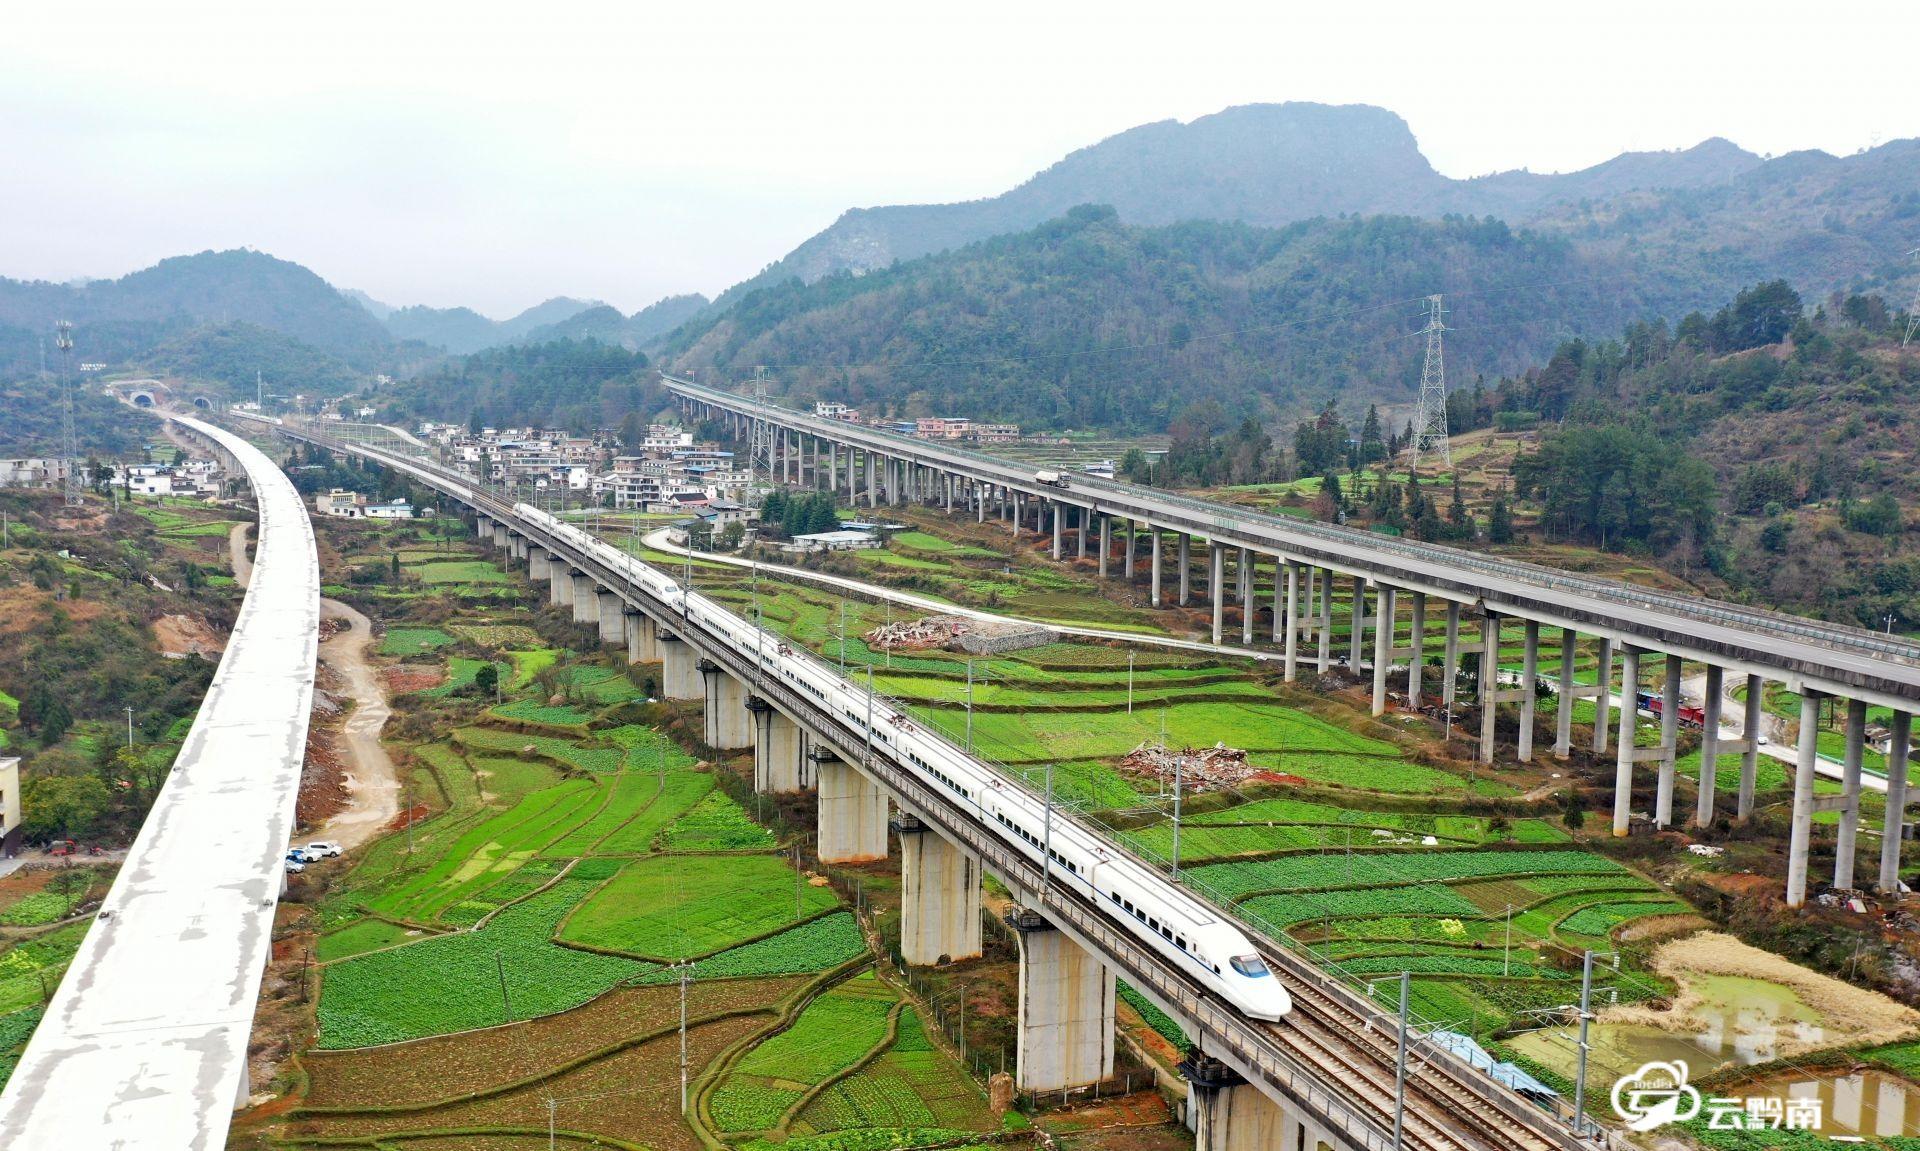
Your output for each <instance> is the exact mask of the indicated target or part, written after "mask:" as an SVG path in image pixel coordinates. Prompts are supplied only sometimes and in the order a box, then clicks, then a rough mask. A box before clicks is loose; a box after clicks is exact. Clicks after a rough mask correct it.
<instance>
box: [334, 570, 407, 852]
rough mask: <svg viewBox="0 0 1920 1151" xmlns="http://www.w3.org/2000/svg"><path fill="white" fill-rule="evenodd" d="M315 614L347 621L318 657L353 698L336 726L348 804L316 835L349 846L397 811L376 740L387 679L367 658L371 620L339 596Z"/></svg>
mask: <svg viewBox="0 0 1920 1151" xmlns="http://www.w3.org/2000/svg"><path fill="white" fill-rule="evenodd" d="M320 614H321V616H323V617H324V618H327V619H340V620H345V621H346V623H347V626H346V627H344V628H341V629H340V630H339V631H336V632H334V633H333V634H332V635H331V636H328V637H327V638H326V640H325V641H323V642H322V643H321V644H320V660H321V662H323V663H325V664H326V665H327V666H328V667H330V668H332V669H333V670H334V672H335V674H337V675H338V676H339V677H340V682H341V683H342V684H343V685H345V687H346V690H347V695H348V696H349V697H350V698H351V699H352V700H353V710H352V711H350V712H348V713H347V718H346V720H345V721H344V722H343V723H342V724H341V726H340V743H341V750H342V751H343V752H345V753H346V758H347V764H348V766H349V768H350V770H349V771H348V773H347V792H348V801H347V806H346V807H345V808H344V809H342V810H341V811H340V812H339V813H338V814H336V815H335V816H334V817H333V818H332V819H330V820H328V821H327V823H326V825H325V826H324V827H322V828H321V830H320V837H321V838H324V839H335V840H338V841H339V842H340V844H341V846H343V847H347V848H354V847H358V846H359V845H360V844H362V843H365V842H367V841H368V840H369V839H372V838H373V837H374V836H376V835H378V834H379V833H380V829H381V828H383V827H385V826H386V825H387V824H388V823H390V822H392V821H393V817H394V816H395V815H397V814H399V811H400V796H399V791H400V783H399V773H398V772H397V771H396V770H395V769H394V765H393V757H392V756H390V755H388V754H387V749H386V748H385V747H384V746H383V745H382V744H381V743H380V732H381V729H383V728H384V727H386V725H387V719H388V717H389V716H390V715H391V714H392V712H391V711H390V710H389V709H388V707H387V691H386V682H385V681H384V680H383V679H382V678H381V675H380V672H379V670H378V669H376V668H375V667H374V666H373V665H372V664H370V663H368V662H367V648H368V646H369V645H370V644H371V643H372V642H373V625H372V624H371V623H369V622H368V620H367V617H366V616H364V615H361V614H360V613H359V612H357V611H355V610H353V609H352V608H350V607H348V606H347V605H346V604H343V603H341V602H339V601H338V600H330V599H323V600H321V601H320Z"/></svg>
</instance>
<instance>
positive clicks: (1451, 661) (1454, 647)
mask: <svg viewBox="0 0 1920 1151" xmlns="http://www.w3.org/2000/svg"><path fill="white" fill-rule="evenodd" d="M1445 638H1446V647H1445V648H1444V649H1443V650H1442V651H1441V654H1440V706H1441V707H1443V708H1452V707H1453V700H1454V697H1455V696H1456V695H1458V694H1459V691H1460V605H1459V604H1457V603H1455V602H1454V601H1452V600H1448V601H1447V629H1446V636H1445Z"/></svg>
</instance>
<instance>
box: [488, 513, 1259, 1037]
mask: <svg viewBox="0 0 1920 1151" xmlns="http://www.w3.org/2000/svg"><path fill="white" fill-rule="evenodd" d="M515 510H516V511H517V512H518V513H519V514H520V515H521V516H522V517H523V518H525V519H527V520H530V521H534V522H537V523H540V524H543V525H545V526H546V527H547V528H548V530H550V531H552V532H554V533H555V534H557V535H561V536H564V537H566V538H567V539H569V540H570V541H572V542H573V544H574V545H575V546H576V547H578V548H580V549H582V550H583V551H586V552H591V553H593V554H594V555H595V556H596V557H598V558H599V559H600V561H601V562H602V563H604V564H606V565H607V566H608V567H610V568H612V569H614V570H616V571H621V572H623V573H630V574H631V578H632V579H633V582H634V583H635V584H636V585H639V586H643V587H645V588H646V589H647V591H648V592H649V593H650V594H652V595H653V596H654V597H655V598H657V599H660V600H663V601H665V602H666V603H667V604H669V605H671V606H672V607H673V608H674V609H675V610H677V611H679V612H681V613H683V614H684V615H685V616H687V617H689V618H691V619H692V620H693V621H695V622H697V623H699V624H700V625H701V626H702V627H704V628H706V629H707V630H708V631H710V632H713V633H716V634H719V635H722V636H725V637H726V638H727V640H728V642H730V643H732V644H734V645H735V646H736V647H737V648H738V650H739V651H740V652H742V653H743V654H745V655H747V656H748V657H749V658H752V659H754V660H755V661H756V662H757V663H758V664H759V666H760V668H761V669H762V672H763V674H766V675H774V676H779V677H780V678H781V679H783V680H785V681H786V682H787V683H788V684H789V685H790V686H791V687H793V688H795V689H797V690H799V691H803V692H805V693H806V694H808V695H810V696H812V697H813V699H814V701H815V703H816V705H818V706H820V707H823V708H825V709H827V710H829V711H832V712H836V713H838V714H839V716H840V717H841V718H843V719H844V720H845V721H846V723H847V724H848V725H849V726H851V727H853V728H854V729H856V730H858V731H861V732H862V733H863V734H864V735H865V736H866V737H867V738H869V739H871V740H872V741H873V742H874V743H876V744H879V745H881V746H883V747H885V748H887V749H888V750H890V751H891V752H892V753H893V757H894V758H895V759H897V760H899V761H902V762H903V763H904V764H905V765H907V766H909V769H910V770H912V771H914V772H915V773H916V774H918V775H919V776H920V777H921V780H922V782H924V783H925V784H927V785H928V786H929V787H935V788H945V789H946V790H947V791H949V792H951V793H952V794H953V795H955V796H956V797H957V798H958V799H959V801H960V802H961V803H963V804H967V805H971V806H972V807H973V808H974V811H975V813H976V815H977V816H978V817H979V819H980V822H981V823H982V824H983V825H984V826H986V827H988V828H990V829H992V830H993V831H994V832H995V833H996V834H998V835H999V836H1000V838H1001V839H1003V840H1005V841H1006V842H1007V844H1008V845H1009V846H1010V847H1012V848H1013V849H1014V850H1016V851H1019V852H1021V853H1022V854H1024V855H1025V856H1027V858H1029V859H1030V860H1032V861H1033V862H1034V863H1035V864H1036V865H1038V866H1042V867H1045V868H1048V869H1050V871H1051V873H1052V876H1053V881H1054V882H1055V883H1059V884H1062V885H1064V886H1067V887H1069V888H1072V889H1074V890H1077V891H1079V892H1081V893H1082V894H1084V895H1086V896H1087V897H1088V898H1089V899H1091V900H1092V901H1093V903H1094V905H1095V906H1097V907H1099V908H1100V909H1101V911H1102V912H1103V913H1105V914H1106V915H1107V916H1108V917H1109V918H1110V919H1112V920H1113V922H1114V923H1115V924H1116V925H1118V926H1119V927H1120V928H1122V929H1124V930H1125V931H1127V932H1129V933H1130V934H1132V935H1133V936H1134V937H1135V938H1137V939H1139V940H1141V941H1142V942H1144V943H1145V944H1147V945H1148V946H1150V947H1152V948H1153V949H1154V950H1155V951H1157V952H1158V953H1159V954H1161V955H1162V956H1164V957H1166V958H1167V959H1168V960H1170V961H1172V962H1173V963H1174V964H1175V965H1176V966H1178V967H1179V968H1180V969H1181V970H1183V971H1185V972H1186V973H1187V974H1189V975H1191V976H1193V977H1194V978H1195V979H1197V980H1198V981H1199V982H1200V983H1202V984H1204V985H1205V986H1207V987H1209V988H1211V989H1213V990H1214V991H1215V992H1217V993H1218V994H1219V995H1220V996H1221V997H1222V998H1224V999H1225V1000H1226V1001H1227V1002H1229V1003H1231V1004H1233V1006H1235V1007H1237V1008H1239V1009H1240V1011H1242V1012H1243V1013H1245V1014H1247V1015H1250V1016H1252V1017H1254V1018H1256V1019H1265V1020H1269V1021H1275V1020H1278V1019H1280V1017H1281V1016H1283V1015H1285V1014H1286V1013H1287V1012H1288V1011H1290V1010H1291V1009H1292V1006H1293V1001H1292V998H1291V997H1290V996H1289V995H1288V994H1287V991H1286V988H1284V987H1282V986H1281V985H1280V980H1279V979H1278V978H1277V977H1275V976H1274V974H1273V973H1272V972H1271V971H1269V970H1268V969H1267V966H1266V964H1265V962H1264V961H1262V960H1261V958H1260V955H1259V953H1258V952H1256V951H1255V950H1254V948H1253V945H1252V944H1251V943H1249V942H1248V941H1247V937H1246V936H1245V935H1243V934H1241V932H1240V930H1239V929H1238V928H1236V927H1234V926H1233V925H1232V924H1230V923H1227V922H1225V921H1223V920H1222V919H1220V918H1219V917H1218V916H1217V915H1216V914H1215V913H1214V912H1213V911H1212V910H1211V909H1209V908H1208V907H1207V906H1206V905H1205V904H1203V903H1201V902H1200V901H1199V900H1196V899H1194V898H1193V897H1192V896H1190V895H1188V894H1187V893H1186V892H1185V891H1182V890H1181V889H1180V888H1179V887H1177V886H1175V885H1174V884H1172V883H1169V882H1168V881H1167V880H1165V879H1162V878H1161V877H1160V876H1159V875H1157V874H1155V873H1154V872H1152V871H1151V870H1149V869H1148V868H1146V867H1143V866H1141V865H1140V864H1139V863H1137V862H1135V861H1134V860H1133V859H1131V858H1129V857H1127V856H1125V855H1123V854H1118V853H1115V852H1112V851H1109V850H1108V849H1107V848H1106V847H1105V846H1104V845H1103V844H1102V843H1101V842H1100V841H1099V840H1098V839H1096V838H1095V837H1094V836H1093V835H1091V834H1090V833H1088V832H1087V830H1086V829H1085V828H1083V827H1081V826H1080V825H1079V824H1077V823H1075V822H1074V821H1073V820H1071V819H1066V818H1063V817H1061V816H1060V815H1059V814H1057V813H1056V814H1055V815H1054V816H1053V818H1052V819H1051V820H1049V819H1048V815H1047V808H1046V804H1045V803H1044V802H1043V801H1042V800H1041V799H1039V798H1037V797H1035V796H1034V795H1032V794H1031V793H1030V792H1028V791H1027V790H1026V789H1024V788H1022V787H1020V786H1019V785H1017V784H1015V783H1013V782H1012V781H1010V780H1008V779H1005V778H1004V777H1002V776H1001V775H1000V774H999V773H998V772H996V771H993V770H991V769H989V768H987V767H986V766H984V765H983V764H981V763H979V762H978V761H976V760H974V759H973V758H972V757H971V756H968V755H966V754H965V753H964V752H962V751H960V750H959V749H958V748H956V747H954V746H953V745H951V744H949V743H948V742H947V741H946V740H944V739H941V738H940V737H938V736H936V735H933V734H931V733H929V732H926V731H923V730H921V729H920V728H919V727H918V726H917V725H916V724H915V723H913V721H912V720H911V718H910V717H908V716H906V715H904V714H901V713H899V712H897V711H895V710H894V709H893V708H892V707H889V706H887V705H885V704H884V703H882V702H881V701H879V700H874V701H872V705H871V708H870V707H869V701H868V697H867V694H866V693H865V692H864V691H862V690H860V689H859V688H856V687H855V686H853V685H852V684H851V683H849V682H847V681H846V680H845V679H843V678H842V677H841V676H840V675H839V674H838V673H837V672H835V671H834V670H833V669H831V668H829V667H827V666H826V665H825V664H824V663H821V662H819V661H818V660H815V659H812V658H810V657H809V656H807V655H805V654H803V653H801V652H799V651H796V650H793V649H791V648H789V647H787V646H786V645H784V644H782V643H780V641H779V640H778V639H777V638H776V637H770V636H768V635H767V634H766V633H764V632H763V631H761V630H760V629H759V628H756V627H754V626H753V625H751V624H749V623H747V622H746V621H745V620H743V619H741V618H740V617H739V616H737V615H735V614H733V613H732V612H730V611H728V610H727V609H726V608H724V607H722V606H721V605H719V604H718V603H715V602H714V601H712V600H710V599H708V598H707V597H705V596H703V595H701V594H699V593H698V592H687V591H684V590H683V589H682V588H681V587H680V586H679V584H677V583H676V582H675V581H674V580H673V579H672V577H670V576H668V575H667V574H666V573H664V572H661V571H659V570H657V569H655V568H652V567H649V566H647V565H646V564H643V563H641V562H639V561H638V560H635V559H633V558H632V557H631V556H629V555H628V554H627V553H625V552H623V551H621V550H620V549H618V548H616V547H614V546H613V545H611V544H608V543H606V542H604V541H602V540H600V539H598V538H596V537H594V536H591V535H589V534H588V533H586V532H583V531H581V530H580V529H579V528H576V527H574V526H573V525H572V524H568V523H564V522H562V521H560V520H559V519H556V518H555V517H553V516H551V515H548V514H547V513H546V512H543V511H541V510H539V509H538V508H534V507H531V506H529V505H527V504H518V505H516V507H515Z"/></svg>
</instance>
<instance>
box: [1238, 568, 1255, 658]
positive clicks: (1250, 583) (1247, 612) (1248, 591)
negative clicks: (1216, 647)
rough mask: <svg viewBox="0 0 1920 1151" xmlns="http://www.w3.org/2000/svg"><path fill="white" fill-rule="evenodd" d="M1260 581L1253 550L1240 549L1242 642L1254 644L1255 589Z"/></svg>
mask: <svg viewBox="0 0 1920 1151" xmlns="http://www.w3.org/2000/svg"><path fill="white" fill-rule="evenodd" d="M1258 582H1259V581H1258V580H1257V579H1256V577H1255V572H1254V568H1253V552H1252V551H1250V550H1248V549H1247V548H1241V549H1240V642H1241V643H1242V644H1243V645H1245V646H1248V647H1251V646H1253V589H1254V585H1255V584H1256V583H1258Z"/></svg>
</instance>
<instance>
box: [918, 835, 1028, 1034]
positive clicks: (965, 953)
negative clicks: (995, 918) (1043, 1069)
mask: <svg viewBox="0 0 1920 1151" xmlns="http://www.w3.org/2000/svg"><path fill="white" fill-rule="evenodd" d="M893 829H894V831H895V832H896V833H898V834H899V836H900V955H901V958H902V959H904V960H905V961H906V962H908V963H910V964H913V965H914V966H916V967H926V966H930V965H932V964H936V963H951V962H958V961H959V960H962V959H977V958H979V957H980V951H981V927H980V861H979V860H978V859H976V858H974V856H973V855H972V854H971V853H970V852H968V851H967V850H966V849H965V848H962V847H960V846H958V845H957V844H953V843H949V842H947V840H946V839H945V838H944V837H943V836H941V835H940V834H939V833H938V832H936V831H934V830H933V829H932V828H930V827H928V826H927V825H926V824H924V823H922V822H921V821H920V819H919V818H918V817H916V816H914V815H912V814H910V813H907V812H902V813H900V814H899V815H898V816H896V817H895V818H894V819H893ZM1022 998H1023V999H1024V998H1025V997H1024V996H1022Z"/></svg>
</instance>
